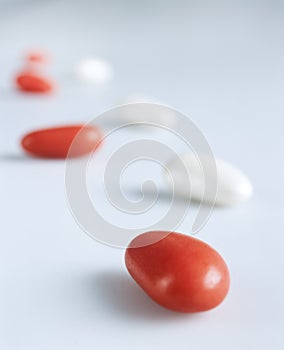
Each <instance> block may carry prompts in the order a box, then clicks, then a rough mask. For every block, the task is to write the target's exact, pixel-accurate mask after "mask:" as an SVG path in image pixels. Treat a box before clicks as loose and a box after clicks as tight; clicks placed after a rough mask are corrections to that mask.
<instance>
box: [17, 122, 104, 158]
mask: <svg viewBox="0 0 284 350" xmlns="http://www.w3.org/2000/svg"><path fill="white" fill-rule="evenodd" d="M75 138H76V143H75V145H74V146H72V148H71V149H70V146H71V145H72V143H73V141H74V140H75ZM101 139H102V133H101V131H100V129H99V128H97V127H94V126H84V125H80V124H79V125H71V126H62V127H54V128H47V129H41V130H36V131H33V132H30V133H28V134H26V135H25V136H24V137H23V138H22V140H21V145H22V148H23V149H24V151H25V152H26V153H28V154H29V155H32V156H35V157H39V158H51V159H52V158H53V159H65V158H67V156H68V157H70V158H74V157H80V156H84V155H86V154H89V153H91V152H93V151H95V150H96V149H97V148H98V147H99V145H100V143H101Z"/></svg>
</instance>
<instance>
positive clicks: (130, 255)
mask: <svg viewBox="0 0 284 350" xmlns="http://www.w3.org/2000/svg"><path fill="white" fill-rule="evenodd" d="M165 234H167V232H162V231H153V232H147V233H143V234H142V235H139V236H138V237H136V238H135V239H134V240H132V242H131V243H130V245H129V247H128V248H127V250H126V253H125V264H126V267H127V269H128V271H129V273H130V275H131V276H132V277H133V278H134V280H135V281H136V282H137V283H138V285H139V286H140V287H141V288H142V289H143V290H144V291H145V292H146V293H147V294H148V295H149V296H150V297H151V298H152V299H153V300H154V301H156V302H157V303H158V304H160V305H161V306H163V307H165V308H168V309H170V310H174V311H179V312H188V313H192V312H199V311H206V310H210V309H212V308H214V307H216V306H217V305H219V304H220V303H221V302H222V301H223V299H224V298H225V296H226V295H227V293H228V290H229V285H230V276H229V270H228V268H227V265H226V263H225V261H224V260H223V258H222V257H221V256H220V254H219V253H218V252H217V251H216V250H214V249H213V248H211V247H210V246H209V245H208V244H206V243H204V242H202V241H200V240H198V239H196V238H193V237H190V236H186V235H183V234H180V233H174V232H168V235H167V236H166V237H165ZM159 237H160V238H161V240H160V241H158V242H157V243H154V244H151V242H153V241H157V240H158V239H159ZM143 244H144V246H143Z"/></svg>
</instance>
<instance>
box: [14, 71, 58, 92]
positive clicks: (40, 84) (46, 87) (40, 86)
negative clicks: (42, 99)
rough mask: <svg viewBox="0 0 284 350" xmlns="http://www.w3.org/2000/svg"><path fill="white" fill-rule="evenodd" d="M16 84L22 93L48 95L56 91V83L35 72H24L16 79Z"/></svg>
mask: <svg viewBox="0 0 284 350" xmlns="http://www.w3.org/2000/svg"><path fill="white" fill-rule="evenodd" d="M16 84H17V86H18V88H19V89H20V90H21V91H25V92H31V93H48V92H51V91H52V90H53V89H54V83H53V82H52V81H51V80H50V79H48V78H46V77H43V76H40V75H39V74H37V73H33V72H22V73H20V74H18V75H17V77H16Z"/></svg>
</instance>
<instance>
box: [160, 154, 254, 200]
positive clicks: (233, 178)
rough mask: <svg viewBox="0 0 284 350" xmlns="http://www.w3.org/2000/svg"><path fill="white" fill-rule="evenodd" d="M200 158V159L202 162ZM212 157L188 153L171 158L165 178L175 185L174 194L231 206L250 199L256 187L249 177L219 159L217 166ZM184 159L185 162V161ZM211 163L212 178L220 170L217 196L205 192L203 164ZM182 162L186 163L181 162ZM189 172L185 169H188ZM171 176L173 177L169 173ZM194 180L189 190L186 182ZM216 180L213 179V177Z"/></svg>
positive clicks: (170, 184)
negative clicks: (213, 163) (213, 164)
mask: <svg viewBox="0 0 284 350" xmlns="http://www.w3.org/2000/svg"><path fill="white" fill-rule="evenodd" d="M199 160H200V161H199ZM210 160H212V159H211V158H209V156H206V155H198V156H196V155H195V154H193V153H186V154H184V155H181V156H179V157H178V159H177V158H175V159H172V160H170V161H169V162H168V163H167V165H166V168H167V172H165V178H166V181H167V185H168V186H169V187H172V184H174V193H175V194H176V195H178V196H180V197H183V198H185V199H188V200H189V199H190V196H191V198H192V199H194V200H197V201H204V202H207V203H214V201H215V203H216V204H217V205H220V206H230V205H234V204H238V203H240V202H243V201H246V200H248V199H249V198H250V197H251V196H252V193H253V187H252V184H251V182H250V181H249V179H248V178H247V176H246V175H245V174H244V173H243V172H241V171H240V170H239V169H237V168H236V167H234V166H233V165H231V164H229V163H227V162H225V161H223V160H221V159H218V158H216V159H215V163H216V167H214V169H213V166H212V162H209V161H210ZM181 161H182V163H181ZM206 162H207V165H210V167H209V172H210V171H212V179H214V173H215V174H216V171H217V193H215V194H216V196H215V195H214V197H213V196H212V194H210V195H209V196H208V197H206V195H204V189H205V183H204V181H205V180H204V173H203V169H202V163H203V164H204V163H206ZM181 164H182V165H181ZM183 167H184V168H185V169H186V172H185V171H183V170H184V168H183ZM169 174H170V175H171V177H170V176H169ZM189 181H190V184H189V186H190V191H185V185H186V184H188V182H189ZM212 181H213V180H212Z"/></svg>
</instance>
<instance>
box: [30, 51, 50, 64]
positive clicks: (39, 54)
mask: <svg viewBox="0 0 284 350" xmlns="http://www.w3.org/2000/svg"><path fill="white" fill-rule="evenodd" d="M26 59H27V61H28V62H31V63H47V62H48V61H49V55H48V54H47V53H46V52H44V51H41V50H37V51H31V52H29V53H28V54H27V56H26Z"/></svg>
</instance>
